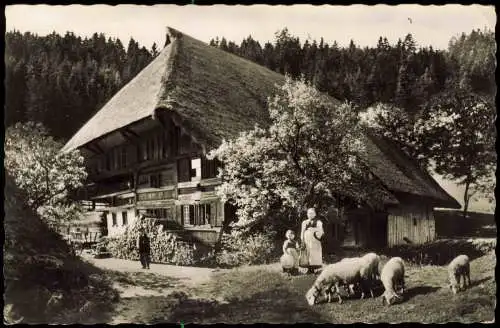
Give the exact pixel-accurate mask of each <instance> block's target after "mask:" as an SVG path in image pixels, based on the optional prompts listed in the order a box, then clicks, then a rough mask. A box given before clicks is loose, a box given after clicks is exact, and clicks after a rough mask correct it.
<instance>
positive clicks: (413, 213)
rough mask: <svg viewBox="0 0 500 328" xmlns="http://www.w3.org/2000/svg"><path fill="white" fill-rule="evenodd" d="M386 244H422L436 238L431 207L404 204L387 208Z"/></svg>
mask: <svg viewBox="0 0 500 328" xmlns="http://www.w3.org/2000/svg"><path fill="white" fill-rule="evenodd" d="M387 225H388V226H387V229H388V231H387V244H388V246H394V245H401V244H407V242H406V241H405V240H404V239H405V238H406V239H408V240H409V241H410V242H411V243H412V244H423V243H426V242H429V241H432V240H434V239H435V238H436V231H435V221H434V215H433V213H432V207H430V206H428V205H425V204H422V205H414V204H404V205H402V206H399V207H398V208H393V209H390V210H389V217H388V223H387Z"/></svg>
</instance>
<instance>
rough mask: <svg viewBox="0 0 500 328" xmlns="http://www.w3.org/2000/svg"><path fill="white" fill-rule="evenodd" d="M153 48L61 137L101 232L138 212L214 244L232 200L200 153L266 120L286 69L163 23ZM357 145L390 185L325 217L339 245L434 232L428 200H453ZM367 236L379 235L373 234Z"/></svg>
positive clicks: (385, 148)
mask: <svg viewBox="0 0 500 328" xmlns="http://www.w3.org/2000/svg"><path fill="white" fill-rule="evenodd" d="M167 30H168V33H167V42H166V45H165V47H164V49H163V50H162V51H161V52H160V53H159V55H158V56H157V57H156V58H155V59H154V60H153V61H152V62H151V63H150V64H149V65H148V66H147V67H146V68H144V69H143V70H142V71H141V72H140V73H139V74H138V75H137V76H136V77H135V78H134V79H133V80H132V81H130V82H129V83H128V84H127V85H126V86H124V87H123V88H122V89H121V90H120V91H119V92H118V93H117V94H116V95H115V96H114V97H113V98H112V99H111V100H109V102H108V103H107V104H105V105H104V107H102V109H101V110H100V111H99V112H97V113H96V114H95V115H94V116H93V117H92V118H91V119H90V120H89V121H88V122H87V123H85V124H84V125H83V127H82V128H81V129H80V130H79V131H78V132H77V133H76V134H75V135H74V136H73V137H72V138H71V139H70V140H69V141H68V143H67V144H66V145H65V146H64V148H63V151H68V150H71V149H80V150H81V152H82V154H83V156H84V157H85V159H86V165H87V169H88V172H89V181H90V182H89V184H88V185H87V186H86V188H85V190H84V192H83V193H80V196H81V198H82V199H84V200H87V201H91V202H92V203H94V204H95V203H100V204H105V206H104V207H103V208H100V209H97V208H95V207H94V208H93V210H94V211H102V212H103V213H104V215H106V218H107V225H108V229H107V230H108V234H109V235H114V234H118V233H120V232H122V231H123V229H124V228H125V227H126V226H127V225H129V224H131V223H132V222H133V220H135V219H136V218H137V217H138V215H141V214H144V215H146V216H150V217H156V218H158V219H159V220H160V221H161V222H162V223H163V224H164V227H166V229H168V230H171V231H175V232H178V233H179V234H184V235H186V234H188V235H190V236H192V237H193V238H196V240H199V241H203V242H205V243H207V244H214V243H215V242H216V241H217V240H218V238H219V236H220V232H221V227H222V225H223V223H224V221H225V220H228V219H230V218H232V217H233V216H234V209H232V207H231V206H229V205H228V204H224V203H222V202H221V201H220V200H219V199H218V197H217V196H216V193H215V187H216V186H217V185H218V184H219V183H220V182H219V180H218V178H217V177H216V174H217V167H218V166H219V165H220V164H219V163H217V162H215V161H211V160H208V159H207V158H206V157H205V155H206V154H207V152H208V151H210V150H211V149H213V148H214V147H217V146H218V145H219V144H220V142H221V141H222V140H223V139H224V138H226V139H229V138H233V137H236V136H237V135H238V133H239V132H240V131H243V130H245V129H251V128H252V127H253V126H254V124H255V123H258V124H261V125H264V126H265V125H266V124H267V122H268V117H269V116H268V112H267V104H266V103H267V97H268V96H270V95H271V94H272V93H273V90H275V88H276V85H279V84H281V83H283V82H284V76H282V75H280V74H278V73H275V72H273V71H271V70H268V69H267V68H264V67H262V66H259V65H258V64H255V63H253V62H250V61H248V60H246V59H243V58H240V57H238V56H235V55H232V54H229V53H227V52H224V51H222V50H219V49H217V48H214V47H210V46H209V45H207V44H205V43H203V42H201V41H198V40H196V39H193V38H192V37H190V36H188V35H185V34H182V33H180V32H179V31H176V30H174V29H172V28H168V29H167ZM365 142H366V145H367V153H366V154H364V155H365V158H366V161H367V163H368V165H369V166H370V167H371V170H372V173H373V175H374V176H375V177H377V178H378V179H380V181H381V182H382V183H383V185H384V186H385V187H386V188H387V190H388V191H390V193H391V195H392V196H391V199H390V200H388V203H387V204H385V205H386V206H385V210H384V211H382V212H380V213H374V212H373V211H367V210H363V209H353V210H352V211H349V212H348V213H347V225H340V223H339V222H338V220H331V224H328V225H327V227H328V228H327V229H329V231H327V233H328V235H329V236H332V237H333V238H334V239H337V240H339V241H340V242H341V244H344V245H352V246H369V245H375V244H377V245H378V244H380V245H386V244H388V245H395V244H399V243H405V242H412V243H423V242H426V241H430V240H433V239H434V238H435V236H436V232H435V224H434V217H433V208H434V207H454V208H458V207H460V205H459V204H458V203H457V202H456V200H454V199H453V198H452V197H451V196H449V195H448V194H447V193H446V192H445V191H444V190H443V189H442V188H441V187H440V186H439V185H438V184H437V183H436V182H435V181H434V180H433V179H432V177H430V176H429V174H428V173H427V172H425V171H423V170H421V169H420V168H418V167H417V166H416V165H414V163H413V161H412V160H411V159H409V158H407V157H406V156H405V155H404V154H403V153H402V152H401V151H398V150H397V148H395V147H394V146H393V145H391V144H390V143H389V142H387V141H385V140H380V139H379V138H377V137H375V136H373V135H370V134H368V133H367V135H366V140H365ZM375 236H378V237H377V238H375Z"/></svg>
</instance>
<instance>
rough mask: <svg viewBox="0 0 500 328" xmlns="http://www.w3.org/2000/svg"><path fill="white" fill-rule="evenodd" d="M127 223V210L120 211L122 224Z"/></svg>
mask: <svg viewBox="0 0 500 328" xmlns="http://www.w3.org/2000/svg"><path fill="white" fill-rule="evenodd" d="M127 224H128V220H127V212H122V225H124V226H126V225H127Z"/></svg>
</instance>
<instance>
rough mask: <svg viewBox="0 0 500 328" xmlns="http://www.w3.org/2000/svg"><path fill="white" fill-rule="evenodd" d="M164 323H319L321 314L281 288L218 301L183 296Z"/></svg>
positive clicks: (296, 294)
mask: <svg viewBox="0 0 500 328" xmlns="http://www.w3.org/2000/svg"><path fill="white" fill-rule="evenodd" d="M181 304H182V305H181V306H179V307H177V308H176V309H175V310H174V311H173V312H172V314H171V315H170V316H169V317H168V319H167V322H179V321H182V322H184V323H217V322H223V323H296V322H312V323H322V322H328V321H329V320H325V319H322V315H321V314H320V313H318V312H316V311H314V308H311V307H309V306H308V305H307V303H306V301H305V298H304V296H303V295H299V294H298V293H295V292H292V291H290V290H287V289H284V288H278V289H274V290H269V291H266V292H260V293H256V294H253V295H252V296H251V297H249V298H245V299H231V300H229V302H228V303H226V302H224V303H221V302H219V301H216V300H209V299H196V298H191V299H186V300H183V301H182V303H181Z"/></svg>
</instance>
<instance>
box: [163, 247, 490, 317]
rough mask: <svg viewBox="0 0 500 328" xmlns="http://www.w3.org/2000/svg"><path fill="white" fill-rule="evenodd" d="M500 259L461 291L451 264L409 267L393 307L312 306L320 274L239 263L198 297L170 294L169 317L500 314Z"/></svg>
mask: <svg viewBox="0 0 500 328" xmlns="http://www.w3.org/2000/svg"><path fill="white" fill-rule="evenodd" d="M495 265H496V257H495V254H494V252H490V253H489V254H488V255H486V256H483V257H480V258H478V259H476V260H474V261H472V265H471V271H472V272H471V278H472V284H473V287H472V288H470V289H468V290H467V291H465V292H463V293H461V294H458V295H456V296H453V295H452V294H451V293H450V291H449V290H448V289H447V288H446V287H445V284H446V268H445V267H440V266H425V267H408V268H407V279H406V281H407V293H406V295H405V300H404V302H403V303H401V304H398V305H394V306H391V307H384V306H382V305H381V300H380V298H378V297H377V298H375V299H366V300H358V299H349V300H346V301H345V302H344V303H343V304H337V303H330V304H318V305H316V306H313V307H309V306H308V305H307V304H306V302H305V298H304V295H305V293H306V291H307V289H308V288H309V287H310V286H311V285H312V283H313V280H314V279H315V278H314V277H313V276H299V277H293V278H287V277H284V276H282V275H281V274H280V273H279V272H276V271H269V269H253V270H245V269H237V270H232V271H230V272H228V273H223V274H220V275H219V276H218V277H217V279H214V280H213V281H212V282H211V283H210V284H208V285H206V286H202V287H200V288H199V289H198V290H197V291H196V293H197V294H198V297H196V298H194V297H192V298H191V296H190V297H188V296H185V297H186V299H183V300H182V305H181V306H174V305H173V303H172V300H170V301H169V302H170V303H169V304H170V306H169V307H168V308H169V310H168V311H169V312H170V311H172V312H171V314H170V315H167V316H164V320H167V321H169V322H179V321H181V320H182V321H183V322H185V323H188V322H197V323H200V322H202V323H216V322H230V323H238V322H264V323H295V322H316V323H318V322H333V323H354V322H424V323H431V322H432V323H443V322H480V321H487V320H492V319H493V318H494V309H495V305H496V283H495V280H494V279H495V278H494V268H495ZM443 287H445V288H443ZM380 293H381V291H380V290H379V291H378V295H380ZM205 297H206V298H205ZM214 297H215V299H214ZM163 313H165V312H163Z"/></svg>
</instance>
